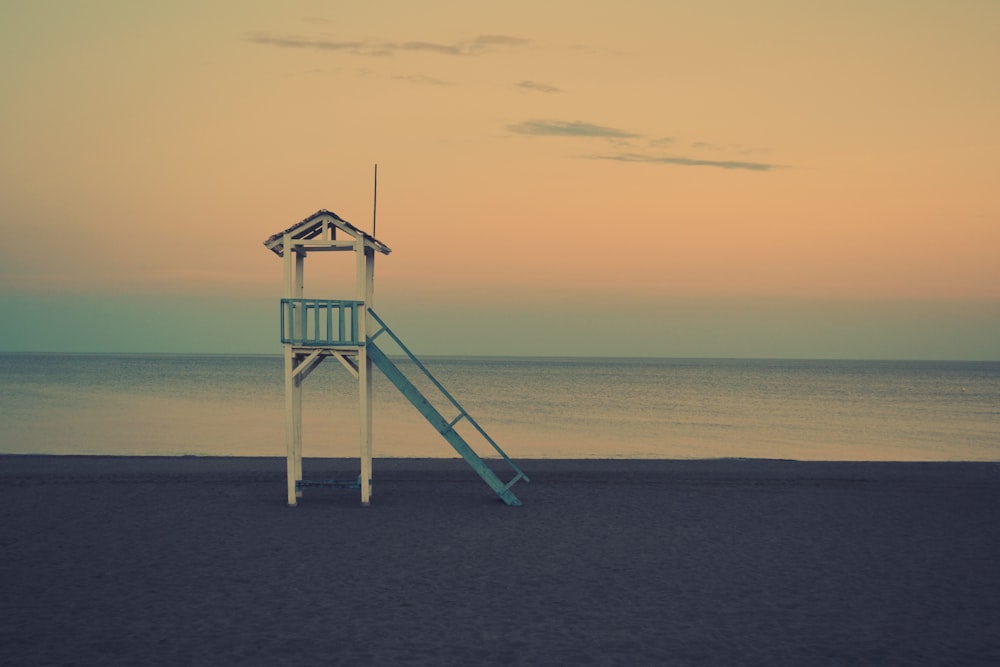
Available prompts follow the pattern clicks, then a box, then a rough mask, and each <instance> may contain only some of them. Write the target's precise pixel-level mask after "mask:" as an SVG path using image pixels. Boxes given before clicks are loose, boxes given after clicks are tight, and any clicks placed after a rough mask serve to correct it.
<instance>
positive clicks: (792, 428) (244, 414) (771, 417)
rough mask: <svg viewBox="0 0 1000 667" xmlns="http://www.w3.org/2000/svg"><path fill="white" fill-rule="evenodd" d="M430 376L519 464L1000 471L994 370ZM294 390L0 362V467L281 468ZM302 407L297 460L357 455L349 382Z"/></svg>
mask: <svg viewBox="0 0 1000 667" xmlns="http://www.w3.org/2000/svg"><path fill="white" fill-rule="evenodd" d="M422 361H423V362H424V363H425V364H426V366H427V367H428V368H429V369H430V370H431V371H432V372H433V373H434V374H435V376H436V377H438V379H439V380H440V381H441V382H442V384H443V385H444V386H445V387H446V388H447V389H448V391H449V392H450V393H451V394H452V395H453V396H454V397H455V398H456V399H457V400H458V401H460V402H461V404H462V405H463V407H465V408H466V410H467V411H468V412H469V413H470V414H471V415H472V417H473V418H474V419H475V420H476V421H478V423H479V424H480V425H481V426H482V427H483V428H484V429H485V430H486V431H487V432H488V433H489V434H490V436H491V437H493V439H494V440H495V441H496V442H497V443H498V444H499V445H500V446H501V447H502V448H503V449H504V450H505V451H506V452H507V453H508V454H509V455H510V456H511V457H513V458H519V457H520V458H718V457H739V458H782V459H799V460H886V461H954V460H968V461H1000V363H998V362H929V361H918V362H910V361H789V360H741V359H732V360H717V359H575V358H574V359H568V358H538V359H532V358H426V359H422ZM283 387H284V384H283V367H282V360H281V358H280V357H278V356H179V355H62V354H0V453H17V454H27V453H40V454H114V455H213V456H229V455H236V456H283V455H284V452H285V442H284V414H285V413H284V389H283ZM304 401H305V407H304V411H303V415H304V416H303V440H304V443H303V450H304V456H306V457H313V456H317V457H318V456H348V457H353V456H357V455H358V430H359V419H358V414H357V413H358V398H357V383H356V381H355V380H354V379H353V378H352V377H351V376H350V375H349V374H348V373H347V372H346V371H345V370H344V369H343V368H342V367H341V366H340V365H339V364H338V363H337V362H336V361H334V360H328V361H326V362H325V363H324V364H322V365H321V366H320V367H319V368H318V369H317V370H316V371H315V372H314V373H313V374H312V375H311V376H310V377H309V378H308V380H307V381H306V384H305V396H304ZM432 401H433V402H434V404H435V405H436V406H437V407H438V408H439V409H440V410H441V411H442V413H444V414H445V416H446V418H450V417H452V416H454V415H455V414H457V411H456V410H455V409H454V408H451V407H450V406H449V405H448V404H447V402H445V401H444V400H443V399H441V398H440V397H438V398H436V399H432ZM374 406H375V407H374V421H375V423H374V447H375V455H376V456H377V457H378V456H392V457H396V456H414V457H453V456H455V453H454V451H453V450H452V449H451V448H450V446H449V445H448V444H447V443H446V442H445V441H444V440H443V439H442V438H441V437H440V436H439V435H438V434H437V433H436V432H435V431H434V430H433V429H432V428H431V427H430V426H429V425H428V424H427V423H426V422H425V421H424V420H423V418H422V417H421V416H420V415H419V414H418V413H417V412H416V410H414V409H413V407H412V406H411V405H410V404H409V403H408V402H407V401H406V400H405V399H404V398H403V397H402V396H401V395H400V394H399V393H398V392H397V391H396V389H395V388H394V387H393V386H392V385H391V384H390V383H389V382H388V380H386V379H385V378H384V377H382V376H380V375H379V374H378V371H376V379H375V403H374ZM477 449H479V448H478V447H477Z"/></svg>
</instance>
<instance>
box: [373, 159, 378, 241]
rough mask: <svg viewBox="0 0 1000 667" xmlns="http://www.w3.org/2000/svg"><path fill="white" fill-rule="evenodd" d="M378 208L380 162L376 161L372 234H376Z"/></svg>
mask: <svg viewBox="0 0 1000 667" xmlns="http://www.w3.org/2000/svg"><path fill="white" fill-rule="evenodd" d="M377 210H378V162H376V163H375V192H374V194H373V195H372V236H373V237H375V238H378V237H377V236H375V213H376V211H377Z"/></svg>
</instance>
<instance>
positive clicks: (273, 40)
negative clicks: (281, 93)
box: [246, 33, 531, 56]
mask: <svg viewBox="0 0 1000 667" xmlns="http://www.w3.org/2000/svg"><path fill="white" fill-rule="evenodd" d="M246 41H248V42H252V43H254V44H262V45H264V46H275V47H278V48H283V49H313V50H318V51H343V52H346V53H350V54H353V55H359V56H391V55H394V54H395V53H397V52H400V51H403V52H411V53H412V52H417V53H421V52H422V53H436V54H439V55H445V56H477V55H480V54H483V53H486V52H488V51H491V50H494V49H497V48H504V47H520V46H527V45H528V44H530V43H531V41H530V40H527V39H524V38H522V37H513V36H511V35H479V36H477V37H474V38H472V39H469V40H464V41H461V42H453V43H442V42H427V41H421V40H413V41H406V42H373V41H367V40H361V41H358V40H346V41H343V40H333V39H325V38H316V39H309V38H304V37H297V36H276V35H271V34H267V33H253V34H250V35H247V36H246Z"/></svg>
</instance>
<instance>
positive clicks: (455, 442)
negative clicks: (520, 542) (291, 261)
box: [367, 310, 531, 505]
mask: <svg viewBox="0 0 1000 667" xmlns="http://www.w3.org/2000/svg"><path fill="white" fill-rule="evenodd" d="M368 314H369V315H370V316H371V317H372V318H373V319H374V320H375V321H376V322H378V324H379V326H380V328H379V329H378V330H377V331H376V332H375V333H374V334H372V335H371V336H369V337H368V342H367V350H368V358H369V359H371V360H372V363H374V364H375V365H376V366H377V367H378V369H379V370H380V371H382V373H383V374H385V376H386V377H387V378H389V381H390V382H392V383H393V384H394V385H395V386H396V388H397V389H399V391H400V393H402V394H403V396H405V397H406V398H407V400H409V401H410V403H412V404H413V407H415V408H416V409H417V411H418V412H419V413H420V414H422V415H423V416H424V418H425V419H426V420H427V421H428V422H429V423H430V424H431V426H433V427H434V429H435V430H436V431H437V432H438V433H440V434H441V435H442V437H444V439H445V440H447V441H448V444H450V445H451V446H452V447H453V448H454V449H455V451H456V452H458V453H459V454H460V455H461V456H462V458H463V459H465V461H466V463H468V464H469V466H470V467H471V468H472V469H473V470H475V471H476V473H477V474H478V475H479V476H480V477H481V478H482V479H483V481H484V482H486V484H487V485H489V487H490V488H491V489H493V491H494V492H495V493H496V494H497V495H498V496H499V497H500V499H501V500H503V501H504V502H505V503H507V504H508V505H520V504H521V501H520V500H518V498H517V496H515V495H514V492H513V491H511V487H512V486H514V484H516V483H517V482H519V481H521V480H524V481H525V482H530V481H531V480H529V479H528V476H527V475H525V474H524V472H523V471H522V470H521V469H520V468H518V467H517V464H515V463H514V462H513V461H512V460H511V459H510V457H509V456H507V454H506V453H504V451H503V450H502V449H500V446H499V445H497V443H496V442H495V441H494V440H493V438H491V437H490V436H489V435H488V434H487V433H486V431H484V430H483V428H482V427H481V426H480V425H479V424H478V423H477V422H476V420H474V419H473V418H472V417H471V416H470V415H469V413H468V412H466V411H465V409H464V408H463V407H462V406H461V405H459V403H458V401H456V400H455V399H454V398H453V397H452V395H451V394H450V393H448V391H447V390H446V389H445V388H444V386H442V384H441V383H440V382H438V380H437V378H435V377H434V376H433V375H431V372H430V371H428V370H427V368H426V367H425V366H424V365H423V364H422V363H420V361H419V360H418V359H417V358H416V357H415V356H414V355H413V353H412V352H410V350H409V349H408V348H407V347H406V346H405V345H403V343H402V341H400V340H399V337H397V336H396V334H394V333H393V332H392V331H391V330H390V329H389V327H388V326H387V325H386V323H385V322H384V321H383V320H382V318H380V317H379V316H378V315H376V314H375V313H374V311H372V310H369V311H368ZM383 333H384V334H387V335H388V336H389V337H390V338H392V340H393V342H395V343H396V345H397V346H398V347H399V349H401V350H402V351H403V352H404V353H405V354H406V355H407V356H408V357H409V358H410V361H412V362H413V363H414V365H416V367H417V368H418V369H420V371H421V372H423V374H424V375H426V376H427V378H428V379H429V380H430V381H431V382H432V383H433V384H434V386H435V387H436V388H437V389H438V391H440V392H441V394H442V395H443V396H445V398H447V399H448V400H449V401H450V402H451V404H452V405H453V406H454V407H455V408H456V409H457V410H458V414H457V415H456V416H455V417H454V418H453V419H452V420H451V421H448V420H447V419H445V418H444V416H442V414H441V412H440V411H439V410H438V409H437V408H435V407H434V406H433V405H432V404H431V402H430V401H428V400H427V398H426V397H425V396H424V394H423V393H422V392H421V391H420V390H419V389H418V388H417V387H416V385H414V384H413V382H412V381H411V380H410V379H409V378H408V377H407V376H406V374H405V373H403V371H402V370H400V368H399V367H398V366H397V365H396V364H395V363H393V361H392V360H391V359H389V357H387V356H386V355H385V353H384V352H383V351H382V350H381V349H380V348H379V347H378V346H377V345H376V344H375V342H374V341H375V339H376V338H378V337H379V336H380V335H382V334H383ZM462 420H465V421H467V422H468V423H469V424H471V425H472V427H473V428H474V429H475V430H476V432H478V433H479V435H481V436H482V437H483V439H484V440H486V442H488V443H489V444H490V445H491V446H492V447H493V449H494V451H496V453H497V454H499V455H500V457H501V458H502V459H503V460H504V461H505V462H506V463H507V465H508V466H510V468H511V470H512V471H513V472H514V477H513V478H512V479H511V480H510V481H509V482H507V483H504V482H503V481H501V480H500V478H499V477H497V475H496V473H495V472H493V470H492V469H491V468H490V467H489V466H488V465H486V462H485V461H483V459H482V458H481V457H480V456H479V454H477V453H476V451H475V450H474V449H473V448H472V447H471V446H470V445H469V443H468V442H466V440H465V438H464V437H462V435H461V434H460V433H459V432H458V431H456V430H455V426H456V425H457V424H458V423H459V422H460V421H462Z"/></svg>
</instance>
